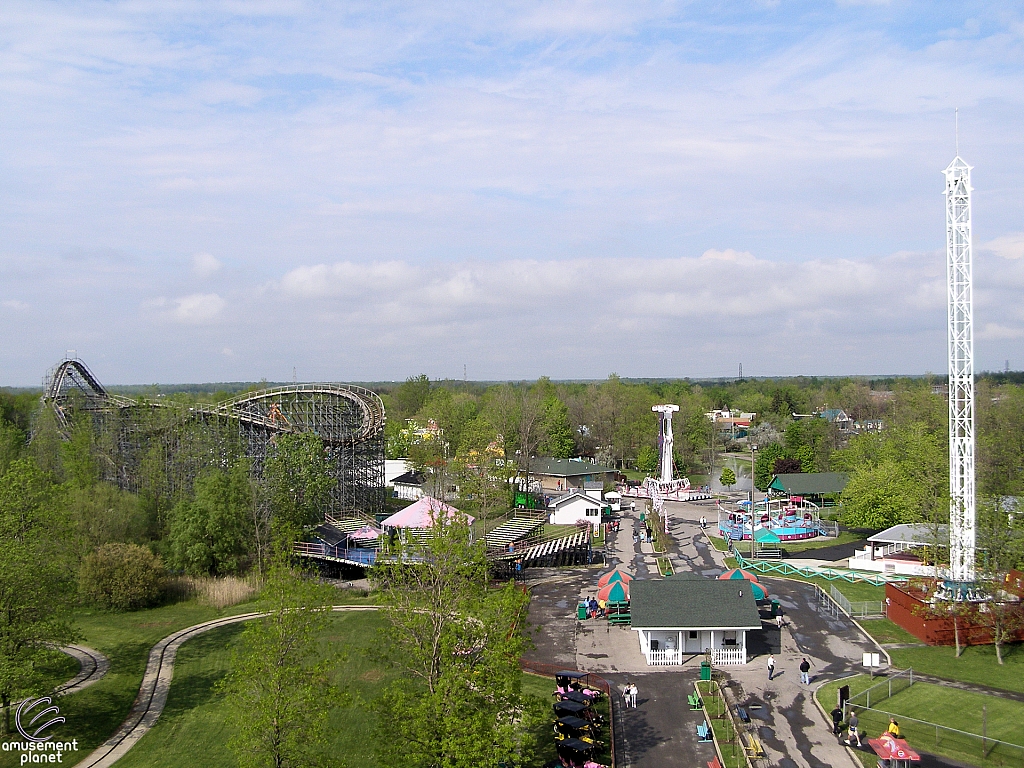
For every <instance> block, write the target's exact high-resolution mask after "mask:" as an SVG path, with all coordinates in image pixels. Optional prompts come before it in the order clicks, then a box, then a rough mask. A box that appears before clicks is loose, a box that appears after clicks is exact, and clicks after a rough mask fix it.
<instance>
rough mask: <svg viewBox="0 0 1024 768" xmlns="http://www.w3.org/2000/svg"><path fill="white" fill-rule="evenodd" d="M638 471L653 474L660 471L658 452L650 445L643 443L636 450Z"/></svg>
mask: <svg viewBox="0 0 1024 768" xmlns="http://www.w3.org/2000/svg"><path fill="white" fill-rule="evenodd" d="M636 471H637V472H643V473H645V474H647V475H651V476H653V475H654V473H655V472H657V471H658V452H657V451H656V450H654V448H652V447H651V446H649V445H641V446H640V450H638V451H637V452H636Z"/></svg>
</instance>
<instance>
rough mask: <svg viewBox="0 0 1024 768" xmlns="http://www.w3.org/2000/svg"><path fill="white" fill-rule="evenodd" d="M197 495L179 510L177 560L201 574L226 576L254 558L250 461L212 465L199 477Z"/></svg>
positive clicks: (173, 540) (174, 530)
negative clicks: (223, 467)
mask: <svg viewBox="0 0 1024 768" xmlns="http://www.w3.org/2000/svg"><path fill="white" fill-rule="evenodd" d="M194 488H195V498H193V499H192V501H190V502H187V501H182V502H180V503H179V504H178V506H177V507H176V508H175V510H174V519H173V521H172V523H171V533H170V544H171V552H172V564H173V566H174V567H175V568H181V569H182V570H184V571H185V572H186V573H190V574H193V575H196V576H199V575H205V574H213V575H217V576H224V575H227V574H233V573H238V572H240V571H242V570H243V569H244V568H245V565H246V563H247V561H248V558H249V553H250V544H251V541H252V537H253V535H254V531H253V530H252V510H253V505H254V503H255V499H254V496H253V488H252V481H251V480H250V479H249V464H248V462H247V461H239V462H237V463H236V464H235V465H234V466H233V467H232V468H231V470H230V471H228V472H224V471H223V470H219V469H213V470H208V471H206V472H204V473H203V474H201V475H200V476H199V477H198V478H197V479H196V482H195V486H194Z"/></svg>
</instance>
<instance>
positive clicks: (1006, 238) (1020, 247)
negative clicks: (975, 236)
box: [981, 232, 1024, 259]
mask: <svg viewBox="0 0 1024 768" xmlns="http://www.w3.org/2000/svg"><path fill="white" fill-rule="evenodd" d="M981 248H982V250H985V251H991V252H992V253H994V254H995V255H996V256H1001V257H1002V258H1004V259H1020V258H1024V232H1014V233H1012V234H1009V235H1003V236H1002V237H997V238H995V239H994V240H989V241H988V242H987V243H982V245H981Z"/></svg>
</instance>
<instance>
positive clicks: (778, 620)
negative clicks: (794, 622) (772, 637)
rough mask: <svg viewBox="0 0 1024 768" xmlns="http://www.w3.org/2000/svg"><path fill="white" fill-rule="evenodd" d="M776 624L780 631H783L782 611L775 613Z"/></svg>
mask: <svg viewBox="0 0 1024 768" xmlns="http://www.w3.org/2000/svg"><path fill="white" fill-rule="evenodd" d="M775 626H777V627H778V628H779V631H780V632H781V631H782V612H781V611H780V612H779V613H776V614H775Z"/></svg>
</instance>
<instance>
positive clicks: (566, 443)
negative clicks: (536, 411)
mask: <svg viewBox="0 0 1024 768" xmlns="http://www.w3.org/2000/svg"><path fill="white" fill-rule="evenodd" d="M541 420H542V421H541V433H542V435H543V436H542V437H541V440H540V445H539V446H538V450H539V451H540V452H541V453H542V454H544V455H546V456H552V457H554V458H556V459H568V458H570V457H571V456H573V455H574V454H575V452H576V438H575V435H574V433H573V428H572V424H570V423H569V409H568V407H566V405H565V403H563V402H562V401H561V400H559V399H558V398H557V397H556V396H554V395H550V396H549V397H547V398H546V399H545V400H544V405H543V416H542V417H541Z"/></svg>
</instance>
